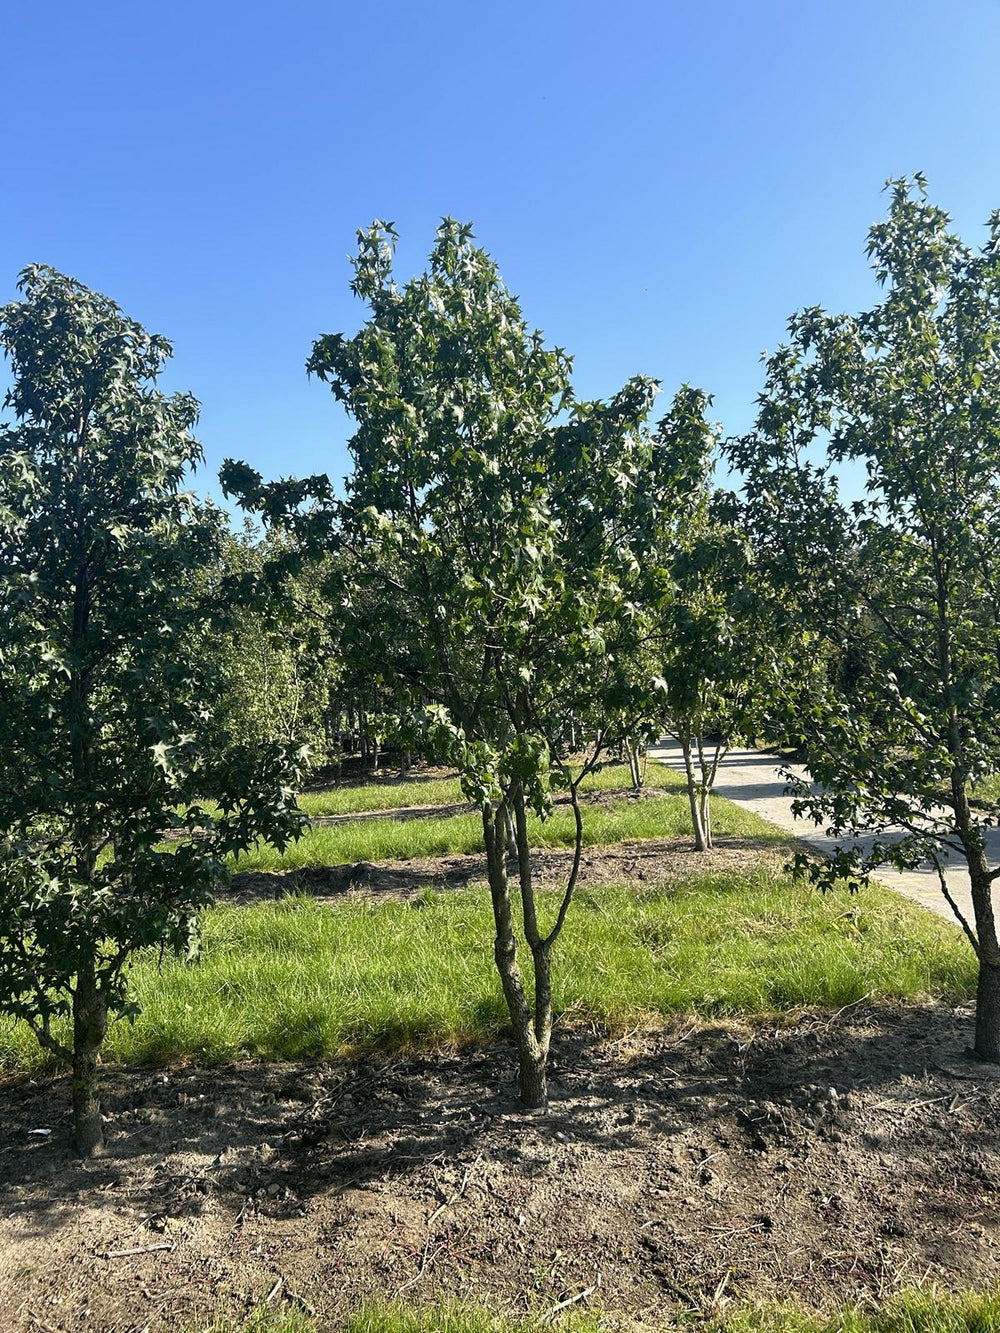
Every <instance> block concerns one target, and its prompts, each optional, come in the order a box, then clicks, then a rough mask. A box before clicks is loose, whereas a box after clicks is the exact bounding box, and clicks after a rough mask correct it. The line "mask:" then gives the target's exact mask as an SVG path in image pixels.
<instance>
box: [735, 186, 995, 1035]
mask: <svg viewBox="0 0 1000 1333" xmlns="http://www.w3.org/2000/svg"><path fill="white" fill-rule="evenodd" d="M868 249H869V254H870V255H871V257H872V259H873V265H874V269H875V274H876V277H877V279H878V281H879V283H880V284H881V286H882V287H883V288H884V295H883V298H882V300H881V302H880V303H879V304H877V305H875V306H873V307H872V308H871V309H870V310H867V311H865V312H863V313H862V314H860V315H829V314H827V313H825V312H824V311H822V310H820V309H815V308H814V309H808V310H804V311H802V312H800V313H799V314H797V315H795V316H794V317H793V318H792V320H791V321H790V323H789V341H788V343H787V344H786V345H785V346H783V347H781V348H780V349H779V350H778V351H777V352H776V353H774V355H773V356H771V357H770V358H769V360H768V362H767V383H766V387H765V390H764V392H763V394H762V396H761V398H760V410H759V414H758V418H757V425H756V429H755V430H754V431H753V432H752V433H751V434H750V435H749V436H748V437H746V438H745V439H743V440H740V441H737V442H734V443H733V444H732V446H731V458H732V460H733V461H734V462H735V463H736V464H737V465H738V466H739V467H740V468H741V469H742V470H743V472H744V473H745V476H746V479H747V494H748V497H749V503H750V512H751V515H752V519H753V523H754V525H755V528H756V531H757V534H758V549H759V550H760V551H761V552H763V553H765V554H766V557H767V559H768V561H769V564H770V569H771V575H772V576H773V578H774V581H775V584H776V586H777V587H778V589H779V590H780V595H779V596H778V597H777V598H776V611H777V613H778V614H779V616H780V617H781V619H782V621H783V622H784V623H785V624H786V625H789V626H790V627H791V628H792V629H793V630H797V631H799V632H800V633H801V634H802V635H804V636H806V638H807V639H808V640H809V641H810V642H811V643H812V645H813V649H814V654H815V658H816V660H817V662H818V663H820V664H821V665H822V666H823V667H824V670H822V671H812V672H811V673H809V675H808V676H807V678H806V679H807V681H808V686H809V688H808V690H804V689H802V688H801V684H802V681H800V680H796V679H795V678H794V677H792V678H786V679H785V680H783V681H780V682H778V683H777V690H778V692H779V693H783V694H784V696H785V711H786V716H787V719H788V726H789V729H790V731H791V733H792V735H793V738H794V739H795V740H796V741H797V743H799V744H800V745H801V747H802V749H803V750H804V752H805V755H806V758H807V761H808V766H809V769H810V771H811V773H812V774H813V776H814V778H815V779H816V780H817V782H818V783H819V784H820V785H819V788H818V789H817V790H813V791H809V790H803V791H802V793H801V806H802V809H803V810H805V811H808V812H810V813H811V814H813V815H814V817H815V818H817V819H820V820H823V821H824V822H825V824H826V825H827V826H829V827H831V828H832V829H833V830H834V831H835V833H836V834H838V835H840V836H841V837H843V838H844V839H845V849H844V854H843V856H842V857H840V858H839V859H838V861H837V862H834V863H833V864H832V865H831V866H828V867H823V868H822V869H823V871H824V873H826V874H832V873H835V872H837V871H842V870H843V869H845V868H847V867H848V866H851V865H853V866H855V867H860V868H861V869H863V870H869V869H873V868H875V867H877V866H879V865H883V864H889V865H895V866H898V867H901V868H902V867H912V866H916V865H918V864H920V863H921V862H925V861H930V862H931V863H933V864H935V865H937V866H938V867H939V869H940V868H941V867H942V865H943V864H944V862H945V861H946V860H947V859H948V858H954V857H958V858H961V859H962V860H964V862H965V863H966V865H967V866H968V870H969V876H970V883H971V888H972V901H973V909H974V918H973V919H972V920H967V919H966V918H965V916H964V915H963V914H962V913H961V912H959V909H958V907H957V905H956V904H954V903H953V906H954V907H955V911H956V913H957V914H958V915H959V917H960V919H961V921H962V925H963V926H964V928H965V929H966V932H967V934H968V936H969V939H970V940H971V941H972V943H973V946H974V948H975V950H976V952H977V955H978V957H979V961H980V991H979V1004H978V1017H977V1028H976V1050H977V1051H978V1052H979V1053H980V1054H981V1055H982V1056H984V1057H986V1058H988V1059H990V1060H994V1061H997V1060H1000V943H998V938H997V925H996V918H995V912H994V903H993V886H994V883H995V882H996V879H997V878H998V877H1000V868H997V867H996V866H995V865H992V864H991V862H990V859H989V857H988V854H987V845H986V834H987V832H988V830H989V829H991V828H993V827H995V826H996V824H997V820H998V814H1000V807H998V806H997V804H996V802H995V801H988V802H985V803H984V804H978V803H977V804H973V802H972V800H971V799H970V795H971V788H972V787H973V786H974V784H975V783H976V782H977V781H978V780H979V779H980V778H981V777H982V776H984V775H987V774H989V773H992V772H994V771H995V770H996V768H997V757H998V754H1000V721H998V719H1000V651H998V650H1000V598H998V587H1000V583H998V574H1000V568H998V560H1000V546H998V543H997V535H996V534H997V519H998V516H1000V213H996V214H994V215H993V217H992V218H991V220H990V224H989V234H988V238H987V241H986V243H985V245H984V246H983V247H982V249H981V250H979V251H974V250H972V249H970V248H969V247H968V246H966V245H965V244H964V243H963V242H962V241H961V240H960V239H959V238H958V237H957V236H955V235H954V234H953V233H952V232H951V231H950V230H949V225H948V218H947V216H946V214H945V213H943V212H942V211H941V209H939V208H937V207H935V206H934V205H933V204H931V203H930V202H929V201H928V199H927V198H926V195H925V188H924V183H923V181H922V180H920V179H919V178H918V179H917V180H916V181H915V182H909V181H905V180H902V181H897V182H893V183H892V194H891V203H890V207H889V212H888V216H887V218H886V219H885V221H884V222H881V223H879V224H878V225H876V226H875V227H873V228H872V230H871V233H870V238H869V246H868ZM858 473H860V474H861V476H862V477H863V483H864V490H863V493H862V495H861V497H860V498H858V499H855V500H851V501H848V500H847V499H846V498H844V495H843V484H842V483H843V478H844V477H845V476H846V477H852V476H857V474H858ZM865 833H870V834H873V835H874V836H873V838H868V839H867V840H860V841H859V839H861V838H862V835H864V834H865ZM941 887H942V890H943V891H944V893H945V894H946V896H950V895H948V888H947V884H946V881H945V879H944V876H943V875H942V876H941Z"/></svg>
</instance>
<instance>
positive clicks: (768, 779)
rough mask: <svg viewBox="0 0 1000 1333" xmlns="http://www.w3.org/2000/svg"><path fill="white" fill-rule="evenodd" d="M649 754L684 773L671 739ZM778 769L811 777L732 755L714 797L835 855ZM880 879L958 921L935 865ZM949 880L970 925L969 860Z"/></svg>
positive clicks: (747, 754)
mask: <svg viewBox="0 0 1000 1333" xmlns="http://www.w3.org/2000/svg"><path fill="white" fill-rule="evenodd" d="M649 755H650V758H651V759H659V760H661V761H662V762H663V763H665V764H668V765H669V766H670V767H671V768H676V769H678V770H679V771H680V772H683V771H684V756H683V754H682V752H681V747H680V745H679V744H678V743H677V742H676V741H675V740H674V739H673V738H671V737H667V738H665V739H664V740H662V741H661V742H660V743H659V744H658V745H654V746H651V747H650V750H649ZM779 767H781V768H787V769H790V770H791V771H792V772H793V773H795V775H796V776H797V777H801V778H807V777H808V773H807V771H806V769H805V768H803V767H802V765H801V764H792V763H789V762H787V761H786V760H783V759H779V758H778V756H777V755H773V754H766V753H764V752H763V751H761V750H730V752H729V754H727V755H726V757H725V758H724V759H723V761H722V763H721V764H720V765H719V774H718V777H717V778H716V782H715V792H716V794H717V795H719V796H725V797H727V798H728V799H729V800H730V801H735V802H736V803H737V804H738V805H742V806H745V807H746V808H747V809H748V810H753V811H754V812H755V814H758V815H760V816H761V817H762V818H763V819H767V820H769V821H770V822H771V823H772V824H776V825H777V827H778V828H780V829H783V830H784V831H785V832H786V833H791V834H793V835H794V836H795V837H796V838H799V839H801V840H802V841H803V842H807V843H809V845H810V846H812V847H816V848H817V849H818V850H820V851H823V852H831V851H833V850H834V848H835V847H837V845H838V840H837V839H836V838H830V837H827V836H826V833H825V832H823V831H822V830H821V829H820V828H819V827H818V826H817V825H815V824H813V823H812V822H811V821H810V820H808V819H804V818H796V816H795V815H793V814H792V798H791V797H790V796H786V795H785V782H784V779H783V778H782V777H780V776H779V774H778V769H779ZM887 836H889V835H886V834H883V835H882V837H883V840H885V839H886V838H887ZM865 841H867V842H872V841H874V837H872V838H869V839H867V840H862V845H864V842H865ZM986 845H987V853H988V855H989V857H990V860H991V862H993V863H994V864H996V863H997V862H998V861H1000V829H990V830H989V831H988V833H987V836H986ZM878 877H879V879H880V880H881V881H882V882H883V883H884V884H887V885H889V887H890V888H893V889H896V890H897V891H898V892H899V893H902V894H904V895H905V896H906V897H907V898H912V899H913V900H914V902H918V903H920V904H921V906H923V907H927V908H929V909H930V911H932V912H937V913H938V914H939V915H940V916H944V917H947V918H948V920H949V921H952V922H954V920H955V916H954V913H953V912H952V910H951V908H950V907H949V906H948V903H947V902H946V901H945V899H944V897H943V895H942V893H941V885H940V883H939V881H938V876H937V871H936V870H935V869H934V867H933V866H926V867H921V868H920V869H919V870H911V871H905V872H900V871H897V870H891V869H889V868H888V867H886V868H885V869H883V870H881V871H880V872H879V876H878ZM945 877H946V879H947V882H948V891H949V893H951V895H952V896H953V897H954V899H955V901H956V902H957V903H958V905H959V907H960V908H961V909H962V911H963V912H964V913H965V914H966V917H967V919H968V920H969V921H971V920H972V897H971V894H970V892H969V877H968V871H967V870H966V868H965V863H964V861H954V860H953V861H952V863H951V864H950V865H949V866H947V867H946V869H945Z"/></svg>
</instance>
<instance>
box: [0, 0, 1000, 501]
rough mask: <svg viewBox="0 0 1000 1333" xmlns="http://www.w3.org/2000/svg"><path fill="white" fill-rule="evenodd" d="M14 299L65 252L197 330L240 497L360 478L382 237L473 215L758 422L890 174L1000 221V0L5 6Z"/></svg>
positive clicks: (863, 271) (974, 234) (222, 1)
mask: <svg viewBox="0 0 1000 1333" xmlns="http://www.w3.org/2000/svg"><path fill="white" fill-rule="evenodd" d="M0 51H2V56H0V59H2V66H3V69H4V96H3V127H4V133H3V138H4V145H5V153H4V165H5V169H6V170H5V175H6V187H7V188H6V192H5V195H6V197H5V202H4V208H3V212H2V214H0V299H7V298H8V297H9V296H10V295H12V294H13V287H14V281H15V277H16V274H17V272H18V270H19V269H20V268H21V267H23V265H24V264H26V263H28V262H30V261H36V260H37V261H41V262H44V263H48V264H52V265H54V266H56V267H57V268H60V269H62V270H64V271H66V272H68V273H71V274H73V275H74V276H75V277H78V278H80V279H81V280H82V281H84V282H85V283H87V284H88V285H90V286H92V287H95V288H97V289H99V290H101V291H104V292H106V293H108V294H109V295H111V296H112V297H114V298H115V299H116V300H117V301H118V302H119V304H121V305H122V306H123V307H124V309H125V310H126V311H127V312H128V313H129V314H130V315H132V316H134V317H135V318H137V319H139V320H140V321H142V322H143V323H144V324H145V325H146V326H147V327H148V328H150V329H151V330H155V331H157V332H160V333H163V334H165V335H166V336H167V337H169V338H170V339H171V340H172V341H173V343H174V346H175V351H176V359H175V362H174V365H173V369H172V370H171V372H170V376H169V381H168V384H169V387H184V388H190V389H191V390H192V391H193V392H194V393H195V394H196V395H197V396H198V398H200V399H201V401H202V404H203V415H202V423H201V430H200V434H201V438H202V440H203V443H204V445H205V451H206V455H207V460H208V472H207V473H203V474H202V475H201V485H202V486H203V487H204V488H205V489H206V490H207V489H215V487H214V473H215V472H216V471H217V469H218V465H219V463H220V462H221V460H222V459H223V458H224V457H225V456H227V455H235V456H237V457H241V458H244V459H246V460H247V461H249V462H251V463H252V464H253V465H254V466H256V467H258V468H259V469H261V470H262V471H263V472H264V474H265V475H267V476H277V475H290V474H301V473H305V472H311V471H316V470H320V471H328V472H330V474H331V475H333V476H335V477H338V478H339V477H341V476H342V475H343V473H344V472H345V471H346V469H347V455H346V451H345V449H344V441H345V439H346V437H347V434H348V426H347V422H346V420H345V418H344V417H343V416H342V415H341V414H340V412H339V409H337V408H336V406H335V404H334V402H333V399H332V397H331V395H330V394H329V391H328V390H326V389H325V388H324V387H323V386H322V385H320V384H318V383H317V382H316V381H309V380H308V379H307V378H306V375H305V372H304V362H305V358H306V356H307V354H308V351H309V348H310V345H311V342H312V340H313V338H314V337H315V336H316V335H318V334H320V333H324V332H334V331H350V330H353V329H354V328H355V327H356V326H357V324H358V322H359V319H360V318H361V315H362V308H361V306H360V305H359V304H358V303H357V302H355V301H354V300H353V298H352V297H351V296H350V293H349V291H348V281H349V277H350V270H349V265H348V262H347V256H348V254H349V253H350V252H351V250H352V248H353V244H354V232H355V229H356V228H357V227H359V226H363V225H365V224H367V223H368V222H369V221H370V220H371V219H372V218H374V217H382V218H389V219H393V220H395V222H396V224H397V226H398V228H399V230H400V232H401V236H402V241H401V246H400V252H399V268H400V272H401V274H402V275H403V276H407V275H408V274H409V273H411V272H412V271H414V270H415V269H416V268H418V267H419V266H420V265H421V263H422V260H423V257H424V256H425V255H426V253H427V250H428V248H429V245H430V242H431V238H432V234H433V229H434V226H435V223H436V221H437V219H438V218H439V217H440V216H441V215H442V214H445V213H448V214H452V215H454V216H456V217H458V218H461V219H463V220H465V219H467V220H471V221H472V222H473V223H474V224H475V227H476V231H477V234H478V236H479V238H480V240H481V242H482V243H483V244H484V245H485V246H486V247H487V248H488V249H489V250H490V251H491V252H492V254H493V255H494V256H495V258H496V259H497V260H498V262H499V264H500V267H501V270H502V272H503V273H504V275H505V277H506V279H507V282H508V285H509V286H510V287H511V288H512V289H513V290H514V291H516V292H517V293H518V294H519V295H520V297H521V298H522V302H523V305H524V308H525V311H526V314H527V316H528V318H529V319H530V320H531V321H532V322H533V323H534V324H536V325H537V326H539V327H541V328H542V329H544V330H545V332H546V334H547V335H548V337H549V338H550V339H551V340H552V341H553V342H555V343H558V344H560V345H562V346H565V347H566V348H567V349H568V350H569V351H571V352H572V353H574V355H575V358H576V370H577V377H576V378H577V386H578V390H579V391H580V392H581V393H583V394H584V395H587V396H591V395H604V394H607V393H610V392H613V391H614V389H615V388H616V387H617V386H618V385H619V384H620V383H621V382H622V381H623V380H624V379H626V378H627V377H628V376H629V375H631V374H633V373H638V372H643V373H646V374H650V375H654V376H656V377H657V378H659V379H660V380H661V381H662V382H663V386H664V390H665V391H666V392H670V391H672V389H673V388H674V387H675V386H676V385H677V384H678V383H679V382H680V381H682V380H685V379H686V380H689V381H692V382H694V383H696V384H699V385H702V386H704V387H705V388H706V389H708V390H709V391H710V392H712V393H714V395H715V399H716V415H717V416H718V417H719V419H720V420H721V421H722V422H723V424H724V427H725V428H726V429H727V430H730V431H735V430H739V429H742V428H745V427H746V426H747V425H748V424H749V422H750V420H751V417H752V411H753V399H754V395H755V394H756V393H757V392H758V390H759V387H760V365H759V359H758V358H759V355H760V352H761V350H762V349H763V348H766V347H767V348H769V347H773V346H774V345H775V343H776V342H777V341H778V340H779V339H780V337H781V334H782V329H783V326H784V321H785V319H786V317H787V316H788V314H789V313H790V312H791V311H792V310H793V309H794V308H796V307H798V306H801V305H805V304H811V303H821V304H823V305H826V306H828V307H831V308H846V309H849V308H856V307H858V306H859V305H861V304H863V303H865V302H866V301H867V300H868V299H869V298H870V296H871V290H872V289H871V283H870V278H869V276H868V270H867V264H866V260H865V256H864V243H865V233H866V230H867V227H868V225H869V224H870V223H871V222H872V221H874V220H875V219H876V218H877V217H879V216H880V215H881V213H882V211H883V207H884V202H885V201H884V199H883V197H882V195H881V193H880V190H881V187H882V185H883V183H884V180H885V178H886V177H887V176H890V175H899V174H904V173H912V172H914V171H916V170H922V171H924V172H925V173H926V174H927V176H928V177H929V179H930V184H931V191H932V195H933V197H934V199H935V200H936V201H937V202H939V203H941V204H942V205H943V206H944V207H946V208H947V209H948V210H949V211H950V212H951V213H952V215H953V217H954V219H955V222H956V225H957V227H958V228H959V229H960V230H961V231H962V232H963V233H964V234H965V235H966V236H967V238H969V239H971V240H978V239H979V237H980V234H981V224H982V223H983V222H984V221H985V219H986V217H987V215H988V213H989V212H990V210H991V209H992V208H993V207H995V206H1000V117H998V114H997V91H998V87H1000V77H998V71H1000V0H951V3H948V2H947V0H939V2H937V3H928V0H726V2H723V0H716V2H714V3H713V2H711V0H709V2H708V3H706V2H704V0H698V2H694V0H692V2H691V3H685V4H679V3H673V2H671V0H659V3H651V2H647V0H576V2H575V3H566V2H564V0H551V2H550V0H535V3H530V4H529V3H523V2H522V0H502V2H501V0H465V2H464V3H458V2H455V0H448V2H445V0H384V2H383V3H381V4H374V3H368V4H365V3H357V2H355V3H351V4H345V3H340V2H339V0H327V2H326V3H320V0H285V2H284V3H280V4H279V3H271V4H263V3H258V2H257V0H241V3H233V2H232V0H200V2H199V3H192V2H191V0H170V3H161V4H158V5H157V4H139V3H135V0H85V2H83V3H81V0H21V2H20V3H8V4H5V5H4V6H3V7H2V14H0Z"/></svg>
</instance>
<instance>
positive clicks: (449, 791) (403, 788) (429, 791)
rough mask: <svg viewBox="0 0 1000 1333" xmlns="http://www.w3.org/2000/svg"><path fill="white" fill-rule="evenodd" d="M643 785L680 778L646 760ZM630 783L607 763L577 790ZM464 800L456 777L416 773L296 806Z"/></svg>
mask: <svg viewBox="0 0 1000 1333" xmlns="http://www.w3.org/2000/svg"><path fill="white" fill-rule="evenodd" d="M645 784H646V786H647V787H682V786H683V785H684V779H683V777H682V776H681V774H680V773H676V772H674V770H673V769H670V768H667V767H666V766H665V765H663V764H659V763H657V762H656V761H655V760H650V761H649V762H647V764H646V766H645ZM631 785H632V779H631V777H630V775H629V769H628V765H627V764H608V765H607V766H606V767H604V768H600V769H598V770H597V772H596V773H589V774H588V775H587V777H586V778H584V780H583V782H582V783H581V786H580V790H581V791H590V792H596V791H616V790H619V789H621V788H627V787H631ZM464 800H465V797H464V796H463V795H462V784H461V783H460V781H459V780H458V778H454V777H453V778H424V777H421V776H420V775H419V774H417V775H416V776H414V777H411V778H407V779H405V780H397V779H388V780H383V781H381V782H364V783H357V784H354V785H344V786H333V787H327V788H324V789H323V790H320V791H304V792H302V793H301V794H300V795H299V806H300V808H301V809H302V810H304V811H305V813H306V814H307V815H350V814H363V813H365V812H374V811H376V810H402V809H404V808H405V807H407V806H425V805H426V806H430V805H457V804H459V803H460V802H463V801H464Z"/></svg>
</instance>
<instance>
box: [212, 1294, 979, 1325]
mask: <svg viewBox="0 0 1000 1333" xmlns="http://www.w3.org/2000/svg"><path fill="white" fill-rule="evenodd" d="M613 1327H615V1325H614V1324H613V1323H605V1321H604V1320H603V1319H602V1318H601V1317H600V1315H599V1314H590V1313H583V1314H575V1313H573V1312H572V1311H568V1312H567V1313H566V1314H565V1315H563V1316H562V1317H561V1318H560V1317H559V1316H556V1318H555V1319H552V1318H547V1317H546V1316H545V1315H544V1314H543V1315H539V1316H535V1317H532V1316H527V1317H524V1318H519V1317H511V1316H509V1315H499V1314H493V1313H491V1312H489V1311H488V1310H485V1309H483V1308H482V1307H478V1306H472V1305H432V1306H417V1305H404V1304H401V1303H393V1304H387V1303H385V1302H374V1303H370V1304H367V1305H365V1306H362V1307H361V1308H360V1309H359V1310H358V1311H357V1312H356V1313H355V1314H353V1315H350V1316H348V1317H347V1318H346V1319H344V1320H343V1321H338V1322H337V1323H336V1324H329V1323H321V1322H318V1321H316V1320H314V1319H311V1318H309V1317H308V1316H306V1315H303V1314H300V1313H298V1312H297V1311H272V1310H269V1309H266V1308H262V1309H260V1310H259V1311H258V1312H257V1313H256V1314H254V1315H251V1316H250V1318H249V1320H247V1321H242V1320H241V1321H239V1322H230V1321H228V1320H226V1319H224V1318H220V1319H218V1320H217V1321H215V1322H214V1323H212V1324H208V1325H206V1324H201V1325H195V1326H193V1327H192V1329H191V1333H544V1331H546V1330H547V1331H548V1333H552V1330H555V1331H556V1333H606V1330H608V1329H610V1328H613ZM658 1327H659V1330H660V1333H680V1330H690V1333H997V1330H1000V1296H998V1295H997V1293H996V1292H988V1293H983V1294H970V1295H965V1296H946V1295H943V1294H942V1293H939V1292H935V1291H926V1290H916V1291H910V1292H903V1293H901V1294H899V1295H897V1296H893V1297H890V1298H889V1299H888V1300H886V1301H881V1302H878V1303H872V1304H871V1305H870V1306H865V1307H850V1308H847V1309H844V1310H840V1311H838V1312H837V1313H836V1314H831V1315H817V1314H809V1313H806V1312H804V1311H802V1310H799V1309H796V1307H795V1306H793V1305H791V1304H788V1305H772V1306H750V1305H742V1306H737V1307H736V1308H735V1309H734V1310H732V1311H729V1312H727V1313H725V1314H723V1315H712V1314H704V1315H697V1314H694V1313H692V1312H690V1311H685V1312H684V1313H683V1315H681V1316H679V1317H678V1318H676V1319H674V1318H671V1317H670V1315H669V1314H667V1313H666V1312H664V1316H663V1322H662V1323H661V1324H660V1325H659V1326H658Z"/></svg>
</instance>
